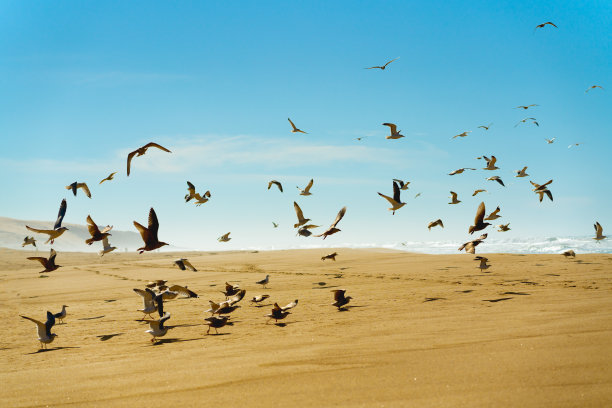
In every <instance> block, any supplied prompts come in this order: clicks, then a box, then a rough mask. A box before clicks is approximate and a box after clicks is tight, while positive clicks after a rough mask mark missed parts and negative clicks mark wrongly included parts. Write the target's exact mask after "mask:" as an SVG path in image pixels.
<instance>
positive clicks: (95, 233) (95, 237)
mask: <svg viewBox="0 0 612 408" xmlns="http://www.w3.org/2000/svg"><path fill="white" fill-rule="evenodd" d="M110 229H112V227H110V228H108V227H107V228H104V229H103V230H102V231H100V229H99V228H98V226H97V225H96V223H95V222H94V220H93V219H92V218H91V215H88V216H87V230H88V231H89V235H91V238H88V239H86V240H85V243H86V244H87V245H91V244H93V243H94V242H96V241H102V240H103V239H104V238H106V237H108V236H109V235H111V234H110V233H109V232H108V231H110Z"/></svg>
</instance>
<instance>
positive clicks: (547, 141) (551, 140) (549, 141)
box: [544, 137, 556, 144]
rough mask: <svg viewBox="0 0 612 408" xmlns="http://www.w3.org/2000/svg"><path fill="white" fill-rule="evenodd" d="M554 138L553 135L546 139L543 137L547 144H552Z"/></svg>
mask: <svg viewBox="0 0 612 408" xmlns="http://www.w3.org/2000/svg"><path fill="white" fill-rule="evenodd" d="M555 139H556V137H553V138H552V139H546V138H544V140H546V143H548V144H553V143H555Z"/></svg>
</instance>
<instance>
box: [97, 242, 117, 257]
mask: <svg viewBox="0 0 612 408" xmlns="http://www.w3.org/2000/svg"><path fill="white" fill-rule="evenodd" d="M115 249H117V247H114V246H111V244H109V242H108V237H104V238H102V250H101V251H100V256H104V254H108V253H109V252H113V251H114V250H115Z"/></svg>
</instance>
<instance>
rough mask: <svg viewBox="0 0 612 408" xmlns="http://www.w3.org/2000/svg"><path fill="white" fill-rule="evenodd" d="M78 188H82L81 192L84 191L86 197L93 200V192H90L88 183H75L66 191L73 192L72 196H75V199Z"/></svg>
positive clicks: (67, 187)
mask: <svg viewBox="0 0 612 408" xmlns="http://www.w3.org/2000/svg"><path fill="white" fill-rule="evenodd" d="M77 188H80V189H81V190H83V192H84V193H85V195H86V196H87V197H89V198H91V192H90V191H89V187H87V183H77V182H76V181H75V182H74V183H72V184H70V185H69V186H66V190H72V194H74V196H75V197H76V195H77Z"/></svg>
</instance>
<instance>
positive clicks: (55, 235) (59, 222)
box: [26, 198, 68, 245]
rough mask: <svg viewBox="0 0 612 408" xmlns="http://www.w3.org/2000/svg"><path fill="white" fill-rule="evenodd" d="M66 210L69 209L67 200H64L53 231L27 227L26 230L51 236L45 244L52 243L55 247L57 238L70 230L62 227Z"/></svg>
mask: <svg viewBox="0 0 612 408" xmlns="http://www.w3.org/2000/svg"><path fill="white" fill-rule="evenodd" d="M66 208H68V204H67V203H66V199H65V198H64V199H63V200H62V202H61V204H60V208H59V212H58V213H57V220H55V225H54V226H53V229H52V230H41V229H36V228H31V227H28V226H27V225H26V228H27V229H29V230H30V231H33V232H37V233H39V234H47V235H49V239H47V240H46V241H45V244H48V243H49V242H51V245H53V241H55V239H56V238H58V237H60V236H61V235H62V234H63V233H64V232H66V231H68V228H66V227H62V221H63V220H64V216H65V215H66Z"/></svg>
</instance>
